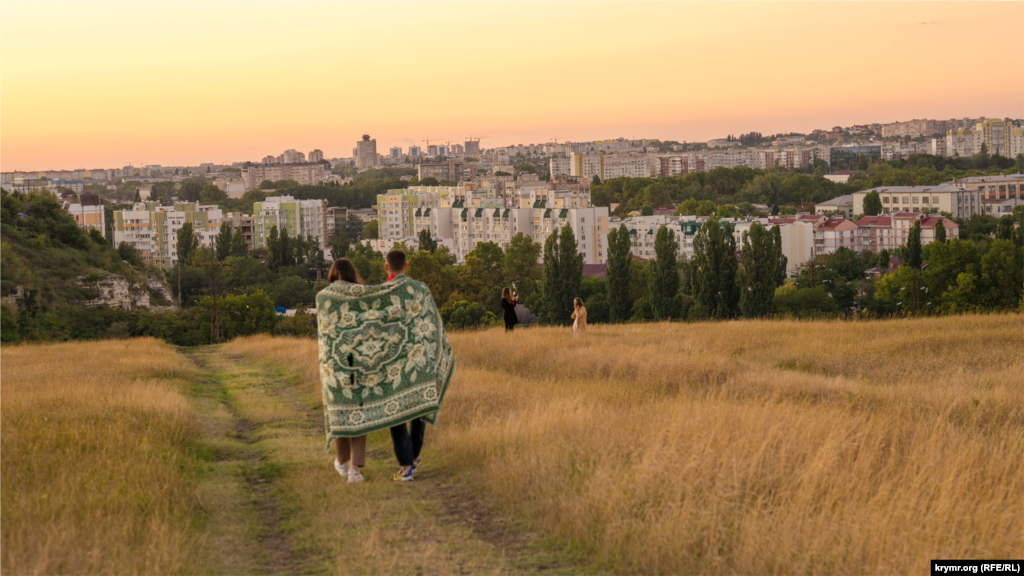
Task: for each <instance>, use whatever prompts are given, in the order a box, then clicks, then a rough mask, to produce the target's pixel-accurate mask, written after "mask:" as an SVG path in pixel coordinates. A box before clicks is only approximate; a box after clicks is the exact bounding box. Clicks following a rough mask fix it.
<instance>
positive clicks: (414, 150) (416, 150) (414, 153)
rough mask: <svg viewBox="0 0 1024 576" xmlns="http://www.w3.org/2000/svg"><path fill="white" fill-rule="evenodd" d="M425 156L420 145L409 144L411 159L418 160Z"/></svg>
mask: <svg viewBox="0 0 1024 576" xmlns="http://www.w3.org/2000/svg"><path fill="white" fill-rule="evenodd" d="M420 156H423V150H422V149H420V147H419V146H409V159H410V160H416V159H418V158H419V157H420Z"/></svg>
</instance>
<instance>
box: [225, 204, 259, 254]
mask: <svg viewBox="0 0 1024 576" xmlns="http://www.w3.org/2000/svg"><path fill="white" fill-rule="evenodd" d="M224 222H227V223H228V225H229V226H231V234H232V236H233V235H235V234H237V233H238V231H239V230H241V231H242V237H243V238H245V246H246V248H247V249H249V250H252V249H253V248H255V247H256V245H255V243H254V241H253V237H254V235H255V229H256V225H255V220H254V219H253V217H252V216H250V215H248V214H242V213H241V212H228V213H227V214H224Z"/></svg>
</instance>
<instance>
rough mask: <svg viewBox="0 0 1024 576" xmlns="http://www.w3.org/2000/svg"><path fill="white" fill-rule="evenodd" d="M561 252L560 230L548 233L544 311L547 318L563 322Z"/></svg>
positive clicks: (545, 244) (545, 249)
mask: <svg viewBox="0 0 1024 576" xmlns="http://www.w3.org/2000/svg"><path fill="white" fill-rule="evenodd" d="M559 256H560V252H559V250H558V231H557V230H555V231H553V232H551V234H549V235H548V238H547V240H545V241H544V312H545V315H546V316H547V320H548V321H550V322H552V323H562V321H563V320H562V318H561V314H560V312H561V309H562V281H561V278H559V275H558V270H559V266H558V264H559V262H558V258H559Z"/></svg>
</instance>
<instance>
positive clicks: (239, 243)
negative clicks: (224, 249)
mask: <svg viewBox="0 0 1024 576" xmlns="http://www.w3.org/2000/svg"><path fill="white" fill-rule="evenodd" d="M231 255H232V256H236V257H238V258H245V257H246V256H248V255H249V245H248V243H247V242H246V241H245V234H244V233H243V232H242V227H241V226H239V227H238V229H237V230H235V233H234V235H233V236H231Z"/></svg>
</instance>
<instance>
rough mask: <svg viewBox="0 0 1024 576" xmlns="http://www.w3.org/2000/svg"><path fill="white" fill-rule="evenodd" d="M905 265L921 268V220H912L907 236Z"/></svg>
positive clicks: (916, 268)
mask: <svg viewBox="0 0 1024 576" xmlns="http://www.w3.org/2000/svg"><path fill="white" fill-rule="evenodd" d="M907 266H910V267H911V268H914V269H915V270H920V269H921V221H920V220H914V226H913V227H911V228H910V234H909V235H908V236H907Z"/></svg>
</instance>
